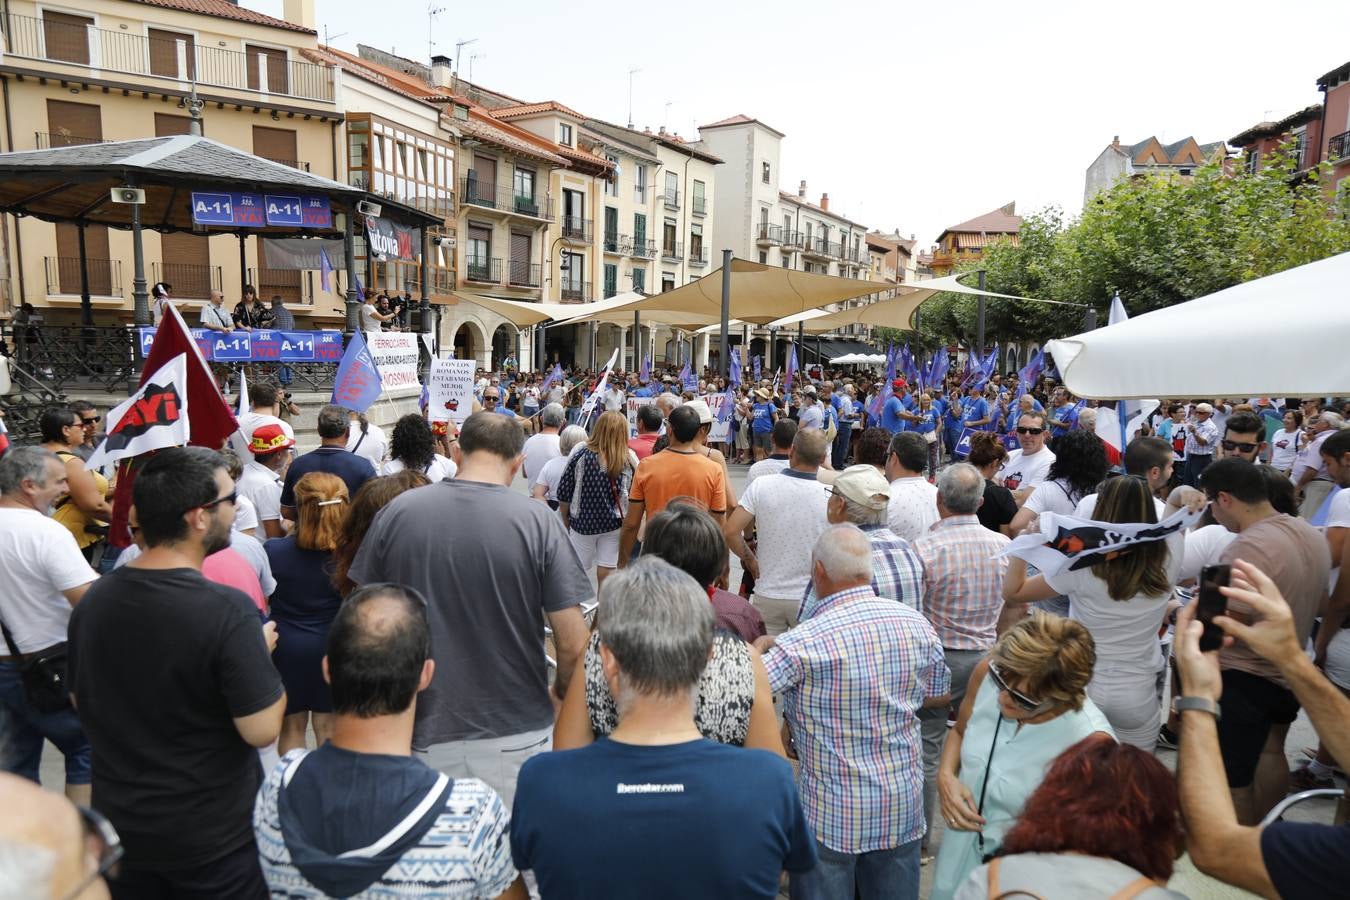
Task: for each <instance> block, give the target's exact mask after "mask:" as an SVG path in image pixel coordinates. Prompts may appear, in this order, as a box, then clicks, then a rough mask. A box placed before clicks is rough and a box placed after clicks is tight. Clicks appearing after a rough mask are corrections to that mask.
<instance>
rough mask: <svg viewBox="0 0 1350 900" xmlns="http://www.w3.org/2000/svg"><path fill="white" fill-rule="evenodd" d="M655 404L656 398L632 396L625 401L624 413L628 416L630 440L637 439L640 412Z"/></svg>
mask: <svg viewBox="0 0 1350 900" xmlns="http://www.w3.org/2000/svg"><path fill="white" fill-rule="evenodd" d="M655 402H656V398H655V397H633V396H631V395H630V396H629V397H628V398H627V399H625V400H624V412H625V413H626V414H627V416H628V436H629V437H630V438H635V437H637V415H638V410H639V409H641V408H642V407H644V406H647V405H649V404H652V403H655Z"/></svg>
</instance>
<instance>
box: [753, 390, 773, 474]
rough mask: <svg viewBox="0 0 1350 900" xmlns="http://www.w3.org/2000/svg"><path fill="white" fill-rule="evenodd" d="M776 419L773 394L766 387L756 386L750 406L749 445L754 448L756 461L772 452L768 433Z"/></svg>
mask: <svg viewBox="0 0 1350 900" xmlns="http://www.w3.org/2000/svg"><path fill="white" fill-rule="evenodd" d="M777 421H778V407H777V406H774V404H773V394H772V393H770V391H769V389H768V388H757V389H756V390H755V402H754V404H753V405H752V406H751V407H750V445H751V447H753V448H754V451H755V461H756V462H758V461H759V460H761V459H763V458H764V457H766V456H768V455H769V454H770V453H771V452H773V449H772V444H771V441H770V440H769V435H770V434H771V433H772V432H773V423H775V422H777Z"/></svg>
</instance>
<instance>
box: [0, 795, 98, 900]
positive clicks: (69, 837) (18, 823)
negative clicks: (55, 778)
mask: <svg viewBox="0 0 1350 900" xmlns="http://www.w3.org/2000/svg"><path fill="white" fill-rule="evenodd" d="M96 867H97V861H95V860H93V859H90V858H89V854H88V852H87V851H86V849H85V841H84V828H83V826H82V825H81V824H80V814H79V813H78V812H76V810H75V806H74V805H73V804H72V803H71V802H70V801H69V800H67V799H66V798H65V797H64V796H63V795H61V794H56V793H52V792H51V791H44V790H43V789H42V788H41V787H39V786H38V785H36V784H34V783H33V782H31V781H29V780H28V779H26V778H20V777H19V776H17V775H11V774H9V773H7V772H6V773H0V897H6V898H7V897H16V898H17V897H23V898H30V897H51V898H54V900H55V898H58V897H65V896H67V895H69V894H70V892H71V891H73V890H75V888H76V887H77V886H78V885H79V884H80V882H81V881H83V880H84V878H85V877H87V876H88V875H89V874H91V873H92V872H93V871H94V869H95V868H96ZM107 896H108V888H107V886H106V885H105V884H104V883H103V881H102V879H100V880H98V881H97V882H95V883H94V884H93V885H91V886H90V887H89V888H88V889H86V890H85V891H83V892H81V893H80V897H81V900H84V898H103V897H107Z"/></svg>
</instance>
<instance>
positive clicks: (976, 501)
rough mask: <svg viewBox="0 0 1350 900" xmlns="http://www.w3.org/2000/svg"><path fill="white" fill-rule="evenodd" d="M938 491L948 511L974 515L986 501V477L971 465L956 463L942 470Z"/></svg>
mask: <svg viewBox="0 0 1350 900" xmlns="http://www.w3.org/2000/svg"><path fill="white" fill-rule="evenodd" d="M937 489H938V495H939V496H940V497H942V503H943V505H944V506H946V507H947V509H949V510H951V511H952V512H954V513H956V514H958V515H974V513H975V510H977V509H979V508H980V501H981V500H983V499H984V476H983V475H981V474H980V470H979V469H977V468H975V467H974V466H972V465H971V464H970V463H956V464H955V465H951V466H948V467H947V468H945V469H943V470H942V474H941V475H939V476H938V483H937Z"/></svg>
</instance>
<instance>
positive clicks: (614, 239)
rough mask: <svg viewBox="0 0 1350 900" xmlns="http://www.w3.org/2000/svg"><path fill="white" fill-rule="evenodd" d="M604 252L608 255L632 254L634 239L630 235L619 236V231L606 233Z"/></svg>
mask: <svg viewBox="0 0 1350 900" xmlns="http://www.w3.org/2000/svg"><path fill="white" fill-rule="evenodd" d="M604 250H605V252H606V253H632V252H633V239H632V237H630V236H629V235H626V234H619V233H618V232H617V231H606V232H605V239H604Z"/></svg>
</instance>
